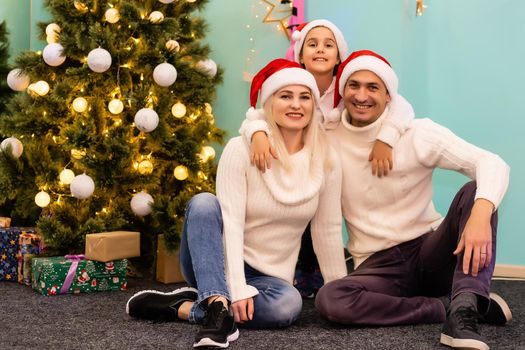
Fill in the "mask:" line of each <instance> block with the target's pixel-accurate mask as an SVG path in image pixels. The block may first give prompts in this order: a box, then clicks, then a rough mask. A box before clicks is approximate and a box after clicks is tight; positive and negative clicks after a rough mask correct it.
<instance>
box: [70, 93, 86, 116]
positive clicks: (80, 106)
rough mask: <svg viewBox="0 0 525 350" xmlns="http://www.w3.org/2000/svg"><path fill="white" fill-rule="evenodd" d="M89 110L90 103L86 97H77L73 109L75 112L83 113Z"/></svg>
mask: <svg viewBox="0 0 525 350" xmlns="http://www.w3.org/2000/svg"><path fill="white" fill-rule="evenodd" d="M87 108H88V102H87V100H86V99H85V98H84V97H77V98H75V99H74V100H73V109H74V110H75V112H78V113H83V112H85V111H86V110H87Z"/></svg>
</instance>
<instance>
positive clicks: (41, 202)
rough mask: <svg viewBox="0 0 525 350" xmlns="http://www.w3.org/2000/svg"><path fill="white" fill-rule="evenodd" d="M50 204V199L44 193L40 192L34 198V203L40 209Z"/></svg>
mask: <svg viewBox="0 0 525 350" xmlns="http://www.w3.org/2000/svg"><path fill="white" fill-rule="evenodd" d="M50 202H51V197H50V196H49V194H48V193H47V192H46V191H40V192H38V193H37V194H36V196H35V203H36V205H38V206H39V207H40V208H45V207H47V206H48V205H49V203H50Z"/></svg>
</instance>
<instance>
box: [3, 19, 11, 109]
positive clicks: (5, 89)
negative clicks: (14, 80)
mask: <svg viewBox="0 0 525 350" xmlns="http://www.w3.org/2000/svg"><path fill="white" fill-rule="evenodd" d="M7 34H8V33H7V28H6V24H5V22H2V23H0V115H2V114H3V113H4V111H5V105H6V101H7V100H8V99H9V97H10V96H11V95H12V92H13V91H12V90H11V89H9V88H8V87H7V84H6V79H7V73H8V72H9V66H8V63H7V59H8V58H9V42H8V40H7Z"/></svg>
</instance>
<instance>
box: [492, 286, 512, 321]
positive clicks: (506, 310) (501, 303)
mask: <svg viewBox="0 0 525 350" xmlns="http://www.w3.org/2000/svg"><path fill="white" fill-rule="evenodd" d="M490 299H492V300H494V301H495V302H496V303H498V305H499V307H500V308H501V310H502V311H503V314H504V315H505V318H506V319H507V322H509V321H511V320H512V311H510V307H509V305H508V304H507V302H506V301H505V300H503V298H502V297H500V296H499V295H497V294H496V293H490Z"/></svg>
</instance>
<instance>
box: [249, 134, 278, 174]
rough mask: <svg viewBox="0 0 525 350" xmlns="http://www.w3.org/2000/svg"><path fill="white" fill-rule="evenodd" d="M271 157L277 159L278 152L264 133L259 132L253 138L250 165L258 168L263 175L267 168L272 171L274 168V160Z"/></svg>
mask: <svg viewBox="0 0 525 350" xmlns="http://www.w3.org/2000/svg"><path fill="white" fill-rule="evenodd" d="M270 155H271V156H272V157H273V158H275V159H277V152H276V151H275V148H273V146H272V145H270V141H269V140H268V136H267V135H266V133H265V132H264V131H257V132H256V133H255V134H253V136H252V145H251V146H250V163H251V164H252V165H255V166H257V168H258V169H259V170H260V171H262V172H263V173H264V172H265V171H266V168H268V169H270V168H271V166H272V159H271V158H270Z"/></svg>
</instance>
